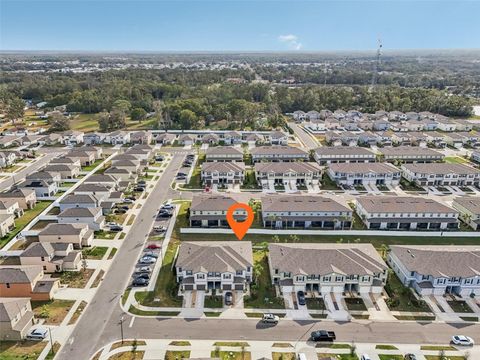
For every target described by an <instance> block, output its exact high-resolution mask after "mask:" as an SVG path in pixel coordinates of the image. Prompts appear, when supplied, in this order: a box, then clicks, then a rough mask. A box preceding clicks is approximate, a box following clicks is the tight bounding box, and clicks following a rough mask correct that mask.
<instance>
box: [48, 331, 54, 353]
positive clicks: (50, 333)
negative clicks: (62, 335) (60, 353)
mask: <svg viewBox="0 0 480 360" xmlns="http://www.w3.org/2000/svg"><path fill="white" fill-rule="evenodd" d="M48 333H49V335H50V350H51V352H52V354H55V350H54V349H53V340H52V329H50V328H48Z"/></svg>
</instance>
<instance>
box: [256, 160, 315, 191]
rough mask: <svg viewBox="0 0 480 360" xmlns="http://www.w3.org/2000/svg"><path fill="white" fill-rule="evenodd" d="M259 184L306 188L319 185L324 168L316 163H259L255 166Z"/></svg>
mask: <svg viewBox="0 0 480 360" xmlns="http://www.w3.org/2000/svg"><path fill="white" fill-rule="evenodd" d="M254 170H255V179H256V180H257V183H258V184H267V183H273V184H274V185H275V184H285V185H286V184H292V185H295V186H296V185H299V186H305V185H307V184H309V185H312V184H318V183H319V180H320V179H321V178H322V168H321V167H320V166H319V165H318V164H317V163H314V162H307V161H295V162H259V163H255V165H254Z"/></svg>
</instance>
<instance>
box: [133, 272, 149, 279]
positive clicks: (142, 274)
mask: <svg viewBox="0 0 480 360" xmlns="http://www.w3.org/2000/svg"><path fill="white" fill-rule="evenodd" d="M133 275H134V276H135V279H147V280H150V274H149V273H146V272H136V273H135V274H133Z"/></svg>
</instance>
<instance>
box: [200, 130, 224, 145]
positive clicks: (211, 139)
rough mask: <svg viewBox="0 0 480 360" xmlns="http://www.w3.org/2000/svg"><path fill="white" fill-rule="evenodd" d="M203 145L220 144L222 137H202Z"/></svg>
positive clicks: (212, 135) (215, 135)
mask: <svg viewBox="0 0 480 360" xmlns="http://www.w3.org/2000/svg"><path fill="white" fill-rule="evenodd" d="M201 141H202V144H210V145H215V144H218V143H219V142H220V136H218V135H217V134H213V133H211V134H205V135H203V136H202V140H201Z"/></svg>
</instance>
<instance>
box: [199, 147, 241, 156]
mask: <svg viewBox="0 0 480 360" xmlns="http://www.w3.org/2000/svg"><path fill="white" fill-rule="evenodd" d="M205 153H206V155H207V157H208V156H210V155H241V156H243V151H242V149H237V148H234V147H233V146H216V147H209V148H208V149H207V151H206V152H205Z"/></svg>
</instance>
